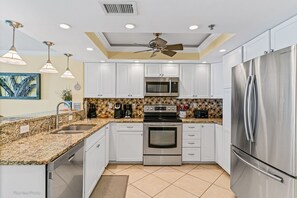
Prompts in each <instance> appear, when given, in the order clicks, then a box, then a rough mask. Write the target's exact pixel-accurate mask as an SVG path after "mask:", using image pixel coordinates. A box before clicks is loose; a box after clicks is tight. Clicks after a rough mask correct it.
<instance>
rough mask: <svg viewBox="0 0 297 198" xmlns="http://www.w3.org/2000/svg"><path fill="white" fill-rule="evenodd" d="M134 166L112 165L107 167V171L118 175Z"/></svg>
mask: <svg viewBox="0 0 297 198" xmlns="http://www.w3.org/2000/svg"><path fill="white" fill-rule="evenodd" d="M132 166H133V165H119V164H110V165H108V166H107V169H108V170H109V171H111V172H113V173H117V172H120V171H123V170H125V169H127V168H129V167H132Z"/></svg>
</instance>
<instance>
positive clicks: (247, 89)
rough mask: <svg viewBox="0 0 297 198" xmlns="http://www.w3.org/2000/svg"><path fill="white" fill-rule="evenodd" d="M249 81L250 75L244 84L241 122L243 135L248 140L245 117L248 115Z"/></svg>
mask: <svg viewBox="0 0 297 198" xmlns="http://www.w3.org/2000/svg"><path fill="white" fill-rule="evenodd" d="M250 83H251V76H249V77H248V78H247V82H246V85H245V92H244V100H243V122H244V129H245V135H246V139H247V141H250V137H249V127H248V122H247V117H248V115H247V114H248V104H247V102H248V92H249V87H250Z"/></svg>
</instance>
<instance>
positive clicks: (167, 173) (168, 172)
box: [153, 167, 185, 183]
mask: <svg viewBox="0 0 297 198" xmlns="http://www.w3.org/2000/svg"><path fill="white" fill-rule="evenodd" d="M153 175H155V176H157V177H159V178H161V179H163V180H165V181H167V182H169V183H173V182H175V181H176V180H178V179H179V178H180V177H182V176H183V175H185V173H184V172H181V171H178V170H176V169H173V168H170V167H163V168H161V169H159V170H157V171H156V172H154V173H153Z"/></svg>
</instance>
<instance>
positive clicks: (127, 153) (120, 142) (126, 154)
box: [116, 123, 143, 162]
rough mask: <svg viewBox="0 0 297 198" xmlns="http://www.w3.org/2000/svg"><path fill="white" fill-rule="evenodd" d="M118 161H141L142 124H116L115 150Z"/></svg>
mask: <svg viewBox="0 0 297 198" xmlns="http://www.w3.org/2000/svg"><path fill="white" fill-rule="evenodd" d="M116 156H117V157H116V159H117V161H118V162H142V161H143V124H142V123H121V124H117V152H116Z"/></svg>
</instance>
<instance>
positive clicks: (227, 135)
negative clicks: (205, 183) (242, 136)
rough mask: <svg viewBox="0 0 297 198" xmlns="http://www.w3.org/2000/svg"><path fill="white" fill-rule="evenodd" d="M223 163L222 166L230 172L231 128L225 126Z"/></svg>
mask: <svg viewBox="0 0 297 198" xmlns="http://www.w3.org/2000/svg"><path fill="white" fill-rule="evenodd" d="M223 154H224V155H223V164H222V168H223V169H225V171H226V172H227V173H229V174H230V168H231V164H230V163H231V162H230V160H231V130H230V129H227V128H223Z"/></svg>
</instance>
